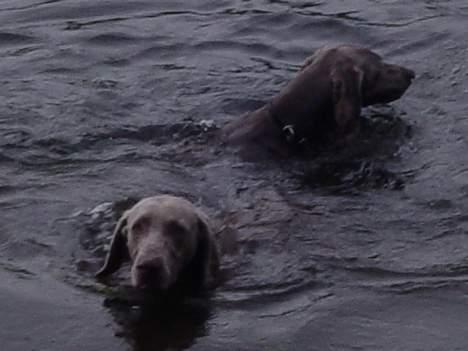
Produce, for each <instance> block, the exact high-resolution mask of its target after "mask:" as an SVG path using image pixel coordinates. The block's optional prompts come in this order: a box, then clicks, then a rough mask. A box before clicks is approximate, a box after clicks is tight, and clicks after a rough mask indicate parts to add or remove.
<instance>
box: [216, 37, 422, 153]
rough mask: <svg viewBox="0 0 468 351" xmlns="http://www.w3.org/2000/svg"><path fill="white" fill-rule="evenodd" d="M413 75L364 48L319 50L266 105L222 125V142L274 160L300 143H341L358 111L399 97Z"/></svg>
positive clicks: (350, 134)
mask: <svg viewBox="0 0 468 351" xmlns="http://www.w3.org/2000/svg"><path fill="white" fill-rule="evenodd" d="M414 76H415V74H414V72H413V71H412V70H409V69H406V68H404V67H401V66H397V65H393V64H388V63H385V62H383V61H382V58H381V57H380V56H379V55H377V54H375V53H374V52H372V51H370V50H368V49H366V48H361V47H356V46H349V45H342V46H338V47H334V48H327V47H325V48H322V49H319V50H317V51H316V52H315V53H314V55H312V56H311V57H310V58H308V59H307V60H306V62H305V64H304V66H303V67H302V69H301V70H300V72H299V74H298V75H297V76H296V77H295V78H294V79H293V80H292V81H291V82H289V84H287V85H286V86H285V87H284V88H283V89H282V90H281V91H280V93H279V94H278V95H276V96H275V97H274V98H273V99H272V100H271V101H270V103H268V104H267V105H265V106H263V107H261V108H260V109H258V110H256V111H254V112H251V113H248V114H246V115H244V116H242V117H241V118H240V119H237V120H235V121H233V122H231V123H229V124H228V125H226V126H225V127H224V128H223V130H222V133H223V137H224V139H225V140H227V141H228V142H230V143H242V144H243V145H252V144H256V145H262V146H263V147H266V148H267V149H269V150H270V151H273V152H274V153H276V154H280V155H289V154H290V153H291V151H293V150H294V149H296V147H297V146H298V145H300V144H302V143H305V142H307V143H310V144H314V145H315V144H321V143H324V142H329V141H332V142H333V141H335V142H336V141H337V142H338V143H340V142H346V141H349V140H352V139H353V138H354V137H355V136H356V135H357V134H358V132H359V124H360V123H359V117H360V113H361V107H364V106H368V105H372V104H377V103H387V102H390V101H393V100H396V99H398V98H400V97H401V96H402V95H403V93H404V92H405V91H406V90H407V89H408V87H409V86H410V84H411V82H412V80H413V78H414ZM249 149H250V148H249Z"/></svg>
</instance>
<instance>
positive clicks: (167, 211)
mask: <svg viewBox="0 0 468 351" xmlns="http://www.w3.org/2000/svg"><path fill="white" fill-rule="evenodd" d="M128 256H130V258H131V260H132V269H131V280H132V285H133V286H135V287H137V288H150V289H155V290H159V291H167V290H169V289H170V288H172V287H174V286H176V285H184V286H187V285H189V286H190V288H197V289H198V288H209V287H210V286H212V284H213V283H214V280H215V277H216V274H217V272H218V269H219V257H218V248H217V244H216V242H215V239H214V236H213V232H212V229H211V226H210V223H209V220H208V218H207V216H206V215H205V214H204V213H202V212H201V211H200V210H199V209H197V208H195V206H194V205H193V204H191V203H190V202H188V201H187V200H185V199H182V198H179V197H174V196H169V195H159V196H154V197H149V198H145V199H143V200H141V201H140V202H138V203H137V204H136V205H135V206H133V207H132V208H131V209H130V210H128V211H126V212H125V213H124V214H123V215H122V217H121V218H120V220H119V221H118V223H117V225H116V228H115V231H114V234H113V238H112V243H111V247H110V250H109V253H108V254H107V257H106V261H105V263H104V266H103V267H102V268H101V269H100V270H99V272H97V273H96V276H97V277H98V278H102V277H104V276H107V275H109V274H112V273H113V272H115V271H116V270H118V269H119V267H120V265H121V264H122V262H123V261H124V260H125V258H126V257H128Z"/></svg>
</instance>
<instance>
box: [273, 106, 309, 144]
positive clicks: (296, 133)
mask: <svg viewBox="0 0 468 351" xmlns="http://www.w3.org/2000/svg"><path fill="white" fill-rule="evenodd" d="M267 110H268V114H269V115H270V118H271V120H272V121H273V123H274V125H275V126H276V127H277V128H278V129H279V130H280V134H281V136H282V138H283V139H284V141H286V143H287V144H288V145H291V146H294V147H303V146H305V145H306V144H307V142H308V138H307V136H306V135H305V133H303V132H302V131H301V128H300V126H299V125H297V124H294V123H288V122H287V121H286V120H285V119H284V118H282V117H280V116H279V115H278V114H277V113H275V109H274V108H273V104H272V103H271V102H270V103H269V104H268V107H267Z"/></svg>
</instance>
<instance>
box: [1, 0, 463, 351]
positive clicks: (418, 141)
mask: <svg viewBox="0 0 468 351" xmlns="http://www.w3.org/2000/svg"><path fill="white" fill-rule="evenodd" d="M467 10H468V9H467V7H466V4H465V2H464V1H462V0H451V1H439V2H434V1H422V0H418V1H413V2H411V3H408V2H407V1H403V0H399V1H392V2H375V1H370V0H359V1H353V2H352V3H351V2H350V3H344V2H343V1H326V2H319V1H312V2H311V1H300V0H298V1H237V0H227V1H222V2H220V1H213V0H203V1H198V2H194V3H187V2H183V1H171V2H150V1H138V2H123V1H119V0H112V1H107V2H93V1H87V0H60V1H33V0H28V1H25V2H24V1H23V2H21V4H20V3H18V2H17V1H13V0H8V1H3V2H2V3H1V4H0V19H1V21H0V23H1V24H0V55H1V60H0V67H1V72H2V83H1V86H2V89H0V97H1V104H0V209H1V212H2V221H0V229H1V230H0V273H1V275H2V279H1V281H2V283H0V297H2V298H0V301H2V302H0V309H1V310H2V313H5V315H7V317H8V318H4V319H3V322H1V324H0V326H1V328H0V339H1V340H2V341H4V343H5V344H6V345H5V346H4V347H5V349H8V350H9V351H15V350H24V349H27V348H36V349H47V350H63V349H64V347H65V348H67V349H74V348H76V345H80V347H81V348H83V349H89V350H92V349H115V350H120V349H121V350H127V349H134V350H171V349H191V350H221V349H229V350H253V349H255V350H257V349H268V350H271V349H275V350H276V349H277V350H302V349H307V350H351V349H360V350H376V349H379V350H393V349H395V348H398V349H404V350H420V349H440V350H455V349H467V347H468V345H467V341H466V337H465V331H464V329H463V326H464V325H465V324H466V317H465V316H466V315H467V314H466V307H465V306H466V301H465V300H466V297H465V296H466V280H467V279H466V278H467V275H466V272H467V262H468V256H467V254H466V252H468V250H467V249H468V242H467V240H466V238H465V237H466V235H465V234H466V230H467V224H466V223H467V218H466V216H465V214H464V213H466V197H467V193H468V180H467V179H468V177H467V176H466V173H467V170H466V166H465V164H466V161H467V159H466V154H467V150H466V148H467V147H466V145H467V143H466V142H465V135H467V132H468V123H467V120H466V118H465V112H466V107H465V103H464V102H465V100H466V96H467V90H468V86H467V83H466V79H465V77H466V74H467V69H468V67H467V65H466V62H468V61H467V59H468V49H467V47H466V45H465V44H464V43H465V42H466V40H465V39H466V38H465V37H466V34H465V32H466V24H465V23H466V20H467V18H466V17H467V15H468V12H467ZM338 43H357V44H362V45H365V46H368V47H370V48H372V49H373V50H375V51H377V52H378V53H379V54H381V55H382V56H384V57H385V59H386V60H388V61H391V62H395V63H397V64H402V65H404V66H408V67H411V68H413V69H414V70H415V71H416V72H417V78H416V80H415V81H414V83H413V85H412V86H411V87H410V89H409V90H408V92H407V93H406V94H405V96H404V97H403V98H402V99H401V100H399V101H397V102H395V103H394V104H392V105H391V106H378V107H374V108H372V109H368V110H366V111H364V113H363V115H364V116H363V117H364V118H363V123H364V128H363V135H362V139H361V140H360V142H359V143H358V144H356V145H354V146H353V148H351V149H349V150H340V151H336V150H322V152H320V153H314V154H313V155H309V156H310V157H309V158H307V157H303V158H300V157H299V158H296V159H291V160H288V161H287V162H285V161H276V160H267V161H261V162H253V163H249V162H245V161H244V160H243V159H241V158H239V157H238V156H237V155H236V154H235V153H234V152H232V150H228V149H226V148H225V147H224V146H223V145H221V144H219V143H218V140H217V139H216V131H217V130H218V128H219V127H220V126H222V125H223V124H225V123H226V122H227V121H229V120H231V119H233V118H237V117H238V116H240V115H241V114H242V113H244V112H246V111H250V110H253V109H255V108H257V107H258V106H260V105H262V104H263V103H264V102H265V101H267V100H268V99H269V98H270V97H271V96H272V95H273V94H274V93H276V92H278V91H279V89H280V88H281V87H282V86H283V85H284V84H285V83H286V82H287V81H288V80H289V79H291V78H292V77H293V76H294V74H295V73H296V71H297V70H298V69H299V67H300V65H301V63H302V61H303V60H304V59H305V58H306V57H307V56H308V55H310V53H311V52H312V51H313V50H315V49H316V48H318V47H320V46H322V45H324V44H331V45H333V44H338ZM157 193H171V194H174V195H179V196H185V197H187V198H188V199H189V200H191V201H193V202H194V203H196V204H197V205H198V206H200V207H202V208H203V209H204V210H205V211H206V212H207V213H209V214H210V216H211V217H212V218H213V219H214V220H215V221H216V223H217V224H218V226H219V228H224V230H226V231H227V232H232V233H235V236H236V238H237V249H236V250H235V252H234V253H229V254H227V255H226V256H225V258H224V262H223V271H224V273H225V281H224V283H223V284H222V285H221V286H220V287H219V288H218V289H217V290H216V291H215V292H214V293H213V296H211V297H209V298H207V299H198V300H197V299H195V300H194V301H192V300H189V301H186V302H185V303H183V304H175V305H171V306H169V305H168V306H165V307H167V308H164V309H163V310H161V309H155V308H154V306H153V307H152V308H147V307H144V308H142V307H140V306H136V305H135V306H134V304H132V303H129V301H127V299H126V298H125V296H124V298H114V299H110V297H109V294H112V293H113V292H115V289H117V291H119V290H118V287H119V286H124V285H125V284H124V283H125V282H126V279H127V278H128V271H127V270H126V269H125V268H123V269H122V270H121V272H120V274H118V275H116V277H114V280H113V281H111V282H110V283H111V284H110V286H109V287H106V286H103V285H102V284H99V283H97V282H96V281H95V280H94V279H93V273H94V271H95V270H96V269H97V267H98V266H99V264H100V262H101V261H102V258H103V255H104V252H105V245H106V244H107V242H108V238H109V235H110V233H111V231H112V227H113V225H114V223H115V219H116V218H117V217H118V215H119V213H121V211H123V210H124V209H125V208H127V206H130V205H131V203H132V201H135V199H139V198H141V197H143V196H149V195H153V194H157ZM132 199H133V200H132ZM93 209H94V211H93ZM106 298H107V299H110V302H109V303H107V302H106V306H105V307H104V308H102V306H101V305H102V303H103V301H108V300H106ZM13 305H16V306H22V307H24V308H11V306H13ZM26 313H27V315H26ZM33 315H34V316H35V317H34V320H33V319H31V318H30V316H33ZM52 316H53V318H51V317H52ZM30 319H31V321H32V322H34V323H31V324H27V323H28V322H27V321H29V320H30ZM15 321H23V322H22V323H23V324H24V323H26V324H27V325H26V324H25V325H23V326H20V325H18V324H16V322H15ZM25 327H27V328H26V329H27V330H28V336H27V338H25V336H24V332H23V331H24V330H26V329H25ZM114 332H115V334H116V335H115V336H113V335H112V334H113V333H114Z"/></svg>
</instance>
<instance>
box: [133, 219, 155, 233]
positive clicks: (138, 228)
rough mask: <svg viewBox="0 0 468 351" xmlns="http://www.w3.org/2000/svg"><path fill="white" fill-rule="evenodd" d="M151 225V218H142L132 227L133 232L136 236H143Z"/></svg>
mask: <svg viewBox="0 0 468 351" xmlns="http://www.w3.org/2000/svg"><path fill="white" fill-rule="evenodd" d="M150 224H151V221H150V219H149V218H146V217H142V218H140V219H138V220H137V221H136V222H135V223H134V224H133V225H132V232H134V233H135V234H141V233H143V232H144V231H145V230H146V229H147V228H148V227H149V226H150Z"/></svg>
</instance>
